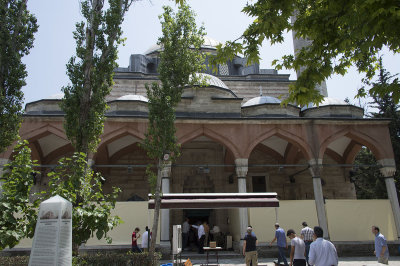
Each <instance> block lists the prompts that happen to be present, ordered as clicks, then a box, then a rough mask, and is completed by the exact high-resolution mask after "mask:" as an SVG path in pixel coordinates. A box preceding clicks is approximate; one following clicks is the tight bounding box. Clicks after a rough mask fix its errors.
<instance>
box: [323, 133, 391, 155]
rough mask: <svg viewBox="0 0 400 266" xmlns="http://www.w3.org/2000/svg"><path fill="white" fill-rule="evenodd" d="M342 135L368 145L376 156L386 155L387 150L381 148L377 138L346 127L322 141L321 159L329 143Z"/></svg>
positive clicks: (354, 141) (357, 142) (353, 141)
mask: <svg viewBox="0 0 400 266" xmlns="http://www.w3.org/2000/svg"><path fill="white" fill-rule="evenodd" d="M341 137H348V138H350V139H351V140H352V143H356V144H359V145H364V146H367V147H368V148H369V149H370V150H371V151H372V153H373V154H374V155H375V157H376V158H383V157H384V156H385V152H384V151H383V150H382V149H381V148H380V145H379V143H378V142H377V141H376V140H375V139H373V138H371V137H370V136H368V135H366V134H364V133H362V132H359V131H357V130H354V129H350V128H344V129H342V130H339V131H337V132H335V133H333V134H332V135H330V136H329V137H327V138H326V139H325V140H324V141H323V142H322V144H321V146H320V150H319V154H320V156H321V157H320V159H322V158H323V156H324V154H325V152H326V150H327V148H328V146H329V144H331V143H332V142H334V141H335V140H337V139H339V138H341ZM354 156H355V155H354ZM346 161H347V160H346Z"/></svg>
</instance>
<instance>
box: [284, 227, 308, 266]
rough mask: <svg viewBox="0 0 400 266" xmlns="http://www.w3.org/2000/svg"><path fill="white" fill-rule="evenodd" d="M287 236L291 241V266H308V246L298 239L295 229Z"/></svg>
mask: <svg viewBox="0 0 400 266" xmlns="http://www.w3.org/2000/svg"><path fill="white" fill-rule="evenodd" d="M286 236H287V237H289V239H290V266H306V257H305V256H304V255H305V254H306V244H305V243H304V241H303V239H301V238H298V237H297V235H296V233H295V232H294V230H293V229H289V230H288V231H287V233H286Z"/></svg>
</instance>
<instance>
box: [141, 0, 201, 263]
mask: <svg viewBox="0 0 400 266" xmlns="http://www.w3.org/2000/svg"><path fill="white" fill-rule="evenodd" d="M160 20H161V26H162V34H163V35H162V37H160V38H159V39H158V43H157V44H158V45H160V46H161V47H162V48H161V50H160V55H159V56H160V65H159V67H158V72H159V73H160V75H159V78H160V81H161V85H160V84H158V83H153V84H151V86H146V89H147V97H148V98H149V103H148V107H149V126H148V131H147V133H146V139H145V142H144V147H145V149H146V150H147V154H148V155H149V157H150V158H152V159H155V160H158V173H157V174H156V173H154V172H152V171H151V167H149V168H148V171H147V172H148V174H149V179H150V183H151V184H153V187H152V190H153V191H155V193H154V198H155V209H154V222H153V228H152V232H153V237H152V241H151V246H150V255H151V256H153V254H154V250H155V242H156V239H157V229H158V220H159V210H160V189H161V174H160V170H161V168H162V167H163V166H165V163H166V162H165V161H164V160H163V157H164V154H166V153H168V154H170V155H171V160H174V159H175V158H177V157H178V156H179V146H178V145H177V140H176V137H175V132H176V129H175V125H174V121H175V108H176V106H177V104H178V103H179V101H180V100H181V95H182V91H183V89H184V88H185V86H188V85H189V86H190V85H193V84H203V83H204V80H201V76H199V75H196V73H197V72H201V71H202V70H203V69H204V67H205V66H204V64H203V63H204V59H205V55H204V54H202V52H201V45H202V44H203V41H204V40H203V36H204V35H205V33H204V28H203V27H200V28H197V26H196V22H195V15H194V13H193V11H192V10H191V9H190V7H189V6H188V5H187V4H186V2H185V1H183V3H182V4H181V5H180V6H179V9H178V12H177V13H174V12H173V10H172V9H171V8H170V7H164V13H163V14H162V16H160Z"/></svg>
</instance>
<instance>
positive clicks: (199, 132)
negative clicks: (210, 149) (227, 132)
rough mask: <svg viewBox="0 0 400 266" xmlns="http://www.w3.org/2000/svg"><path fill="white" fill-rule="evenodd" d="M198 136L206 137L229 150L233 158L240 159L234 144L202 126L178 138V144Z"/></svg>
mask: <svg viewBox="0 0 400 266" xmlns="http://www.w3.org/2000/svg"><path fill="white" fill-rule="evenodd" d="M200 136H206V137H208V138H210V139H212V140H214V141H216V142H218V143H220V144H222V145H224V146H225V147H226V148H227V149H228V150H230V151H231V152H232V153H233V156H234V157H235V158H240V153H239V151H238V148H237V147H236V145H235V144H233V143H232V142H231V141H230V140H229V139H227V138H226V137H224V136H223V135H221V134H219V133H217V132H215V131H213V130H211V129H209V128H207V127H204V126H202V127H199V128H198V129H195V130H193V131H191V132H189V133H187V134H185V135H183V136H181V137H179V138H178V142H179V143H180V144H181V145H183V144H185V143H187V142H189V141H191V140H194V139H195V138H198V137H200Z"/></svg>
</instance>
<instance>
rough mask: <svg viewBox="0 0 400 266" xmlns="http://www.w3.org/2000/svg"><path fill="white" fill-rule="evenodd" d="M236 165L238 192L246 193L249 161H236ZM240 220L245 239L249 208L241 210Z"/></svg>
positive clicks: (242, 234) (241, 233) (241, 231)
mask: <svg viewBox="0 0 400 266" xmlns="http://www.w3.org/2000/svg"><path fill="white" fill-rule="evenodd" d="M235 164H236V175H237V178H238V192H239V193H246V192H247V191H246V177H247V171H248V169H249V167H248V159H236V160H235ZM239 219H240V222H239V224H240V237H241V238H243V237H244V235H245V233H246V230H247V226H248V224H249V218H248V212H247V208H239Z"/></svg>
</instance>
